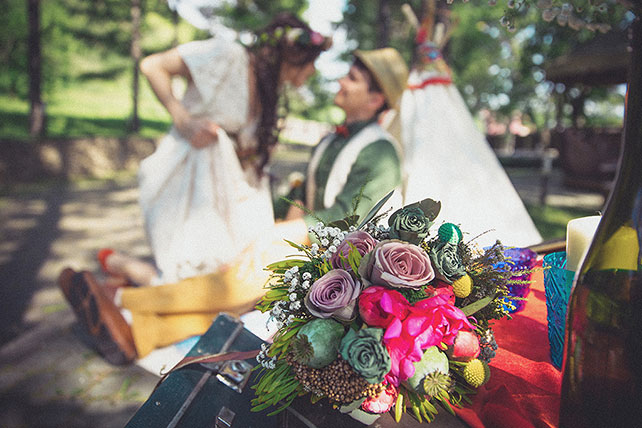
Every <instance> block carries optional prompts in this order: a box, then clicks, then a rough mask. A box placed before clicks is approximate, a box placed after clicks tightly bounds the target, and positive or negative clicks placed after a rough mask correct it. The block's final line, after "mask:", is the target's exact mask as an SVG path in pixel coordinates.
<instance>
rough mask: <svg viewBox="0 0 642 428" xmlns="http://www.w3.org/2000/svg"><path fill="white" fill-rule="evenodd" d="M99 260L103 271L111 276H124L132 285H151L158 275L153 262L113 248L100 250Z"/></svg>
mask: <svg viewBox="0 0 642 428" xmlns="http://www.w3.org/2000/svg"><path fill="white" fill-rule="evenodd" d="M98 261H99V262H100V266H101V267H102V269H103V272H105V273H106V274H107V275H109V276H111V277H115V278H120V279H122V278H124V279H125V280H126V281H127V282H128V283H129V284H130V285H137V286H142V285H150V284H151V283H152V280H153V279H154V278H155V277H156V269H155V268H154V266H152V265H151V264H149V263H147V262H144V261H142V260H139V259H137V258H135V257H131V256H128V255H127V254H125V253H121V252H120V251H114V250H112V249H111V248H103V249H101V250H100V251H98Z"/></svg>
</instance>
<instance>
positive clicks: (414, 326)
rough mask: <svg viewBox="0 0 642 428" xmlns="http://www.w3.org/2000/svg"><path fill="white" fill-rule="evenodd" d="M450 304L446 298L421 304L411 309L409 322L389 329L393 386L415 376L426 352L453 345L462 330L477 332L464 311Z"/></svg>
mask: <svg viewBox="0 0 642 428" xmlns="http://www.w3.org/2000/svg"><path fill="white" fill-rule="evenodd" d="M448 301H449V298H448V296H447V295H445V294H442V295H437V296H435V297H431V298H429V299H425V300H420V301H419V302H417V303H415V304H414V306H410V308H409V310H410V312H409V314H408V316H407V317H406V318H405V319H403V320H400V319H398V318H397V319H395V320H393V322H392V323H390V325H389V326H388V328H386V332H385V334H384V344H385V345H386V347H387V348H388V352H389V353H390V359H391V369H390V373H389V376H388V379H389V380H390V381H391V382H392V383H393V384H395V385H397V384H398V382H399V381H404V380H406V379H408V378H409V377H411V376H412V375H414V374H415V367H414V365H413V363H414V362H417V361H419V360H421V356H422V355H423V350H425V349H427V348H429V347H431V346H439V345H440V344H441V343H442V342H443V343H445V344H446V345H452V344H453V342H454V341H455V337H456V336H457V333H459V331H460V330H468V331H470V330H472V329H473V326H472V324H471V323H470V322H469V321H468V319H467V318H466V315H465V314H464V313H463V312H462V311H461V309H459V308H456V307H455V306H453V305H452V304H450V303H448Z"/></svg>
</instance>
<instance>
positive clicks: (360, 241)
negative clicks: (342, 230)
mask: <svg viewBox="0 0 642 428" xmlns="http://www.w3.org/2000/svg"><path fill="white" fill-rule="evenodd" d="M350 244H352V245H354V247H355V248H356V249H357V251H358V252H359V254H361V256H362V257H363V256H364V255H366V254H367V253H369V252H370V251H372V249H373V248H374V247H375V245H377V241H376V240H375V239H374V238H373V237H372V236H370V234H369V233H367V232H363V231H361V230H356V231H354V232H350V233H348V234H347V235H346V237H345V239H344V240H343V241H342V242H341V244H339V246H338V247H337V251H336V253H334V254H333V255H332V258H331V259H330V263H331V264H332V267H333V268H335V269H345V270H352V268H351V267H350V263H348V260H347V258H348V254H350V250H351V248H350ZM342 259H343V260H342Z"/></svg>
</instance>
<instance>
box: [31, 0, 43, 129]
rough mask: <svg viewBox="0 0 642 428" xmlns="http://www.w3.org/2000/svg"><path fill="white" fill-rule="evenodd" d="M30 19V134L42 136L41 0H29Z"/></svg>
mask: <svg viewBox="0 0 642 428" xmlns="http://www.w3.org/2000/svg"><path fill="white" fill-rule="evenodd" d="M27 15H28V21H29V58H28V64H27V72H28V74H29V104H30V110H29V134H30V135H31V136H32V137H39V136H42V135H43V133H44V130H45V105H44V103H43V102H42V93H41V92H42V91H41V82H42V55H41V53H40V0H27Z"/></svg>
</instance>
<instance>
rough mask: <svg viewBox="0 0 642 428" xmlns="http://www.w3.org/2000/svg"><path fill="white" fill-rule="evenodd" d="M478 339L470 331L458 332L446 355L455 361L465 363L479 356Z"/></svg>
mask: <svg viewBox="0 0 642 428" xmlns="http://www.w3.org/2000/svg"><path fill="white" fill-rule="evenodd" d="M479 351H480V350H479V338H478V337H477V335H476V334H475V333H474V332H472V331H465V330H460V331H459V333H457V336H456V337H455V343H453V345H452V346H451V347H450V348H448V350H447V351H446V353H447V354H448V356H449V357H450V358H451V359H453V360H455V361H463V362H467V361H470V360H472V359H474V358H477V357H478V356H479Z"/></svg>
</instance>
